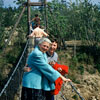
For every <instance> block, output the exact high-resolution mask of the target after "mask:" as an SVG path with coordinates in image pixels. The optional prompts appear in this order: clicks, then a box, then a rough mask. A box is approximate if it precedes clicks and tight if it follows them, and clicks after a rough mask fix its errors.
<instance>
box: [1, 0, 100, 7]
mask: <svg viewBox="0 0 100 100" xmlns="http://www.w3.org/2000/svg"><path fill="white" fill-rule="evenodd" d="M3 1H4V7H9V6H11V7H14V6H16V4H15V3H13V1H17V0H3ZM30 1H31V2H32V1H33V2H37V1H38V0H30ZM48 1H51V0H47V2H48ZM69 1H70V0H66V2H69ZM72 1H73V2H75V1H76V0H72ZM90 1H91V2H92V3H93V4H98V3H99V4H100V0H90ZM16 7H17V6H16Z"/></svg>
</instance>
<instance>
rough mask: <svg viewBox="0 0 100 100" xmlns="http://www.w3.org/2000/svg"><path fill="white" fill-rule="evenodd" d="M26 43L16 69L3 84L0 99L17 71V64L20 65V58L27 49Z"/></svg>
mask: <svg viewBox="0 0 100 100" xmlns="http://www.w3.org/2000/svg"><path fill="white" fill-rule="evenodd" d="M28 42H29V41H27V43H26V46H25V48H24V51H23V53H22V55H21V57H20V59H19V61H18V63H17V65H16V67H15V69H14V71H13V73H12V74H11V76H10V78H9V79H8V81H7V83H6V84H5V86H4V88H3V89H2V91H1V92H0V97H1V96H2V94H3V93H4V91H5V89H6V88H7V86H8V84H9V83H10V81H11V79H12V77H13V75H14V74H15V72H16V70H17V68H18V66H19V64H20V62H21V60H22V58H23V56H24V54H25V51H26V49H27V47H28Z"/></svg>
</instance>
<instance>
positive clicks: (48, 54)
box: [46, 52, 54, 57]
mask: <svg viewBox="0 0 100 100" xmlns="http://www.w3.org/2000/svg"><path fill="white" fill-rule="evenodd" d="M46 54H47V56H49V57H53V56H54V53H53V55H50V53H49V52H46Z"/></svg>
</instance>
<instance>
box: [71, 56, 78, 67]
mask: <svg viewBox="0 0 100 100" xmlns="http://www.w3.org/2000/svg"><path fill="white" fill-rule="evenodd" d="M77 63H78V59H77V57H72V60H71V64H72V65H73V66H74V67H75V66H77Z"/></svg>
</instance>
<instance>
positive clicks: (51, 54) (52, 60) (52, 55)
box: [46, 40, 68, 100]
mask: <svg viewBox="0 0 100 100" xmlns="http://www.w3.org/2000/svg"><path fill="white" fill-rule="evenodd" d="M51 42H52V43H51V47H50V49H49V50H48V51H47V52H46V54H47V58H48V63H49V64H50V65H51V66H52V67H53V68H54V69H55V70H57V71H58V72H60V73H61V74H62V75H65V74H68V66H66V65H60V64H58V63H57V62H58V54H57V53H56V52H55V51H56V49H57V46H58V45H57V41H56V40H53V41H51ZM62 84H63V81H62V79H61V78H58V79H57V80H56V81H55V90H53V91H50V92H46V99H47V100H54V95H57V94H58V93H59V91H60V90H61V86H62Z"/></svg>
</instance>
